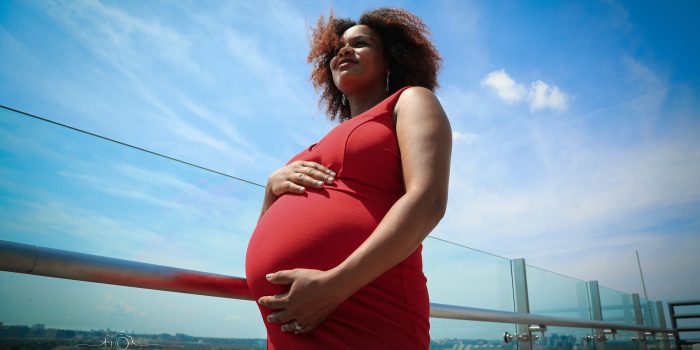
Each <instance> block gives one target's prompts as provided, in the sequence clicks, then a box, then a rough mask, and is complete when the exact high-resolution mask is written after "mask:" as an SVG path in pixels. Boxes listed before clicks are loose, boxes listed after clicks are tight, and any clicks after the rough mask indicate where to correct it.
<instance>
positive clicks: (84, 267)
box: [0, 240, 677, 350]
mask: <svg viewBox="0 0 700 350" xmlns="http://www.w3.org/2000/svg"><path fill="white" fill-rule="evenodd" d="M0 271H7V272H16V273H24V274H31V275H39V276H48V277H56V278H63V279H71V280H78V281H86V282H97V283H106V284H113V285H120V286H129V287H137V288H145V289H156V290H164V291H171V292H180V293H187V294H199V295H208V296H215V297H222V298H232V299H242V300H253V297H252V295H251V294H250V291H249V290H248V285H247V283H246V280H245V279H244V278H240V277H233V276H225V275H219V274H212V273H207V272H201V271H193V270H186V269H180V268H175V267H169V266H162V265H155V264H149V263H143V262H137V261H131V260H124V259H117V258H110V257H104V256H98V255H92V254H85V253H78V252H72V251H67V250H61V249H53V248H47V247H40V246H36V245H29V244H23V243H16V242H9V241H3V240H0ZM596 286H597V284H596ZM430 316H431V317H435V318H446V319H455V320H469V321H483V322H497V323H516V324H518V325H519V328H518V329H519V334H517V335H515V339H516V340H517V341H518V342H519V345H520V348H523V345H524V347H526V348H527V347H528V346H529V347H530V348H531V345H532V344H531V339H533V337H534V336H533V335H532V334H531V333H533V332H544V331H546V327H547V326H560V327H575V328H591V329H594V330H596V333H597V334H598V335H597V336H595V337H590V339H589V340H595V341H596V344H597V346H598V347H601V346H602V347H603V348H604V342H605V339H606V334H611V333H612V334H614V333H615V332H616V331H618V330H621V331H636V332H639V337H637V339H636V340H638V341H639V342H640V344H644V343H645V342H646V337H648V336H655V335H657V334H658V335H660V339H661V340H664V341H665V344H666V346H665V348H666V349H668V335H672V334H677V332H676V330H674V329H667V328H663V327H662V328H659V327H648V326H643V325H630V324H621V323H613V322H605V321H601V320H582V319H574V318H563V317H552V316H544V315H535V314H530V313H527V312H508V311H497V310H488V309H480V308H474V307H465V306H455V305H445V304H437V303H431V304H430ZM522 326H524V327H525V328H524V329H525V330H526V331H524V332H523V330H522V329H523V328H522ZM509 337H512V336H511V335H509V334H508V333H506V334H505V335H504V341H506V342H508V341H510V340H511V339H509ZM534 338H535V339H536V337H534ZM644 348H646V346H643V347H642V350H644Z"/></svg>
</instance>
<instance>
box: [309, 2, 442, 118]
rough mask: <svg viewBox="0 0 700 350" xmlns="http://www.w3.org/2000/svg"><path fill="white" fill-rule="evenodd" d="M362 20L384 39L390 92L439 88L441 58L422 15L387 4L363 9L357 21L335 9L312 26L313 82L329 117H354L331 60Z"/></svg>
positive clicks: (311, 60) (311, 57)
mask: <svg viewBox="0 0 700 350" xmlns="http://www.w3.org/2000/svg"><path fill="white" fill-rule="evenodd" d="M358 24H364V25H366V26H368V27H370V28H372V29H374V30H375V31H376V32H377V33H378V34H379V37H380V38H381V40H382V43H383V45H384V57H386V59H387V61H388V63H389V69H390V70H391V79H389V94H393V93H394V92H396V91H397V90H399V89H400V88H402V87H404V86H408V85H411V86H422V87H425V88H427V89H430V90H431V91H435V88H437V86H438V83H437V73H438V70H439V68H440V61H441V58H440V54H439V53H438V51H437V50H436V49H435V47H434V46H433V44H432V43H431V42H430V40H428V36H429V34H430V33H429V31H428V29H427V27H426V26H425V24H424V23H423V21H422V20H421V19H420V18H418V17H417V16H416V15H414V14H412V13H410V12H408V11H406V10H403V9H399V8H386V7H383V8H380V9H377V10H373V11H368V12H365V13H363V14H362V16H361V17H360V20H359V22H355V21H353V20H350V19H347V18H335V16H334V15H333V12H332V11H331V13H330V15H329V16H328V20H327V21H326V20H325V19H324V17H323V16H321V17H320V18H319V19H318V23H317V24H316V28H315V29H313V30H312V35H311V50H310V51H309V56H308V57H307V61H308V62H309V63H311V64H312V66H313V69H312V70H311V82H312V83H313V85H314V88H315V89H316V90H317V91H318V90H321V91H322V94H321V98H320V101H319V105H320V104H325V105H326V114H327V116H328V118H330V119H331V120H339V121H341V122H342V121H344V120H347V119H350V106H349V105H346V106H343V103H342V97H343V93H342V92H341V91H340V90H338V88H337V87H336V86H335V83H334V82H333V75H332V73H331V69H330V62H331V59H332V58H333V57H334V56H335V53H336V50H337V46H338V42H339V40H340V38H341V37H342V35H343V33H345V31H346V30H348V29H349V28H350V27H352V26H355V25H358Z"/></svg>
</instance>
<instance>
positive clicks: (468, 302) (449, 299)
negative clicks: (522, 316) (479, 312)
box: [423, 237, 515, 349]
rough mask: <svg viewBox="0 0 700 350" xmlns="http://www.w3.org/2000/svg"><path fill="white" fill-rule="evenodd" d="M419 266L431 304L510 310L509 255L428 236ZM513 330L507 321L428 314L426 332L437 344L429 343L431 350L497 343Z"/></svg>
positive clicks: (512, 307) (511, 297)
mask: <svg viewBox="0 0 700 350" xmlns="http://www.w3.org/2000/svg"><path fill="white" fill-rule="evenodd" d="M423 270H424V272H425V275H426V277H427V278H428V291H429V294H430V301H431V302H433V303H440V304H451V305H458V306H468V307H475V308H481V309H492V310H501V311H513V310H514V306H513V283H512V277H511V268H510V260H508V259H504V258H501V257H497V256H494V255H490V254H486V253H483V252H480V251H476V250H473V249H469V248H466V247H463V246H460V245H457V244H454V243H450V242H446V241H444V240H441V239H438V238H434V237H428V238H427V239H426V240H425V241H424V242H423ZM514 329H515V328H514V326H513V325H511V324H506V325H504V324H498V323H488V322H468V321H456V320H444V319H437V318H431V319H430V337H431V341H432V342H433V345H434V346H435V347H433V346H431V349H432V348H435V349H453V348H452V347H451V346H456V347H455V348H454V349H456V348H460V346H464V347H463V348H466V346H467V345H469V344H472V347H473V346H474V344H484V345H494V344H500V343H502V342H503V333H504V332H510V333H512V334H515V332H514ZM499 342H500V343H499ZM448 344H451V345H449V346H448ZM460 344H461V345H460ZM498 346H500V345H498ZM504 346H505V345H504ZM505 347H507V348H510V347H511V346H510V345H508V346H505Z"/></svg>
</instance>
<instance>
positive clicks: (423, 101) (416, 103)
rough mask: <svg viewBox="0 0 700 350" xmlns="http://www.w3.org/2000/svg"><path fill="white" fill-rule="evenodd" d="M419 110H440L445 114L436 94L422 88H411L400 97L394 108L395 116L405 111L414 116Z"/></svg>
mask: <svg viewBox="0 0 700 350" xmlns="http://www.w3.org/2000/svg"><path fill="white" fill-rule="evenodd" d="M417 110H424V111H430V110H439V111H440V112H442V113H444V112H443V111H442V105H441V104H440V101H439V100H438V98H437V96H435V93H434V92H432V91H431V90H430V89H427V88H424V87H422V86H411V87H409V88H407V89H406V90H404V91H403V92H402V93H401V96H399V99H398V100H397V101H396V105H395V106H394V114H395V115H399V114H401V113H402V112H404V111H405V112H411V114H413V112H415V111H417Z"/></svg>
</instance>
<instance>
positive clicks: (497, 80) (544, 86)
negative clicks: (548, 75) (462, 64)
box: [481, 68, 570, 111]
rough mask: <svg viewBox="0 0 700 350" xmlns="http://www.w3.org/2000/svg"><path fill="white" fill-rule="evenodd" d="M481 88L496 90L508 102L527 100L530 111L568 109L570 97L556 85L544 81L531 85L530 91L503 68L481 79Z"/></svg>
mask: <svg viewBox="0 0 700 350" xmlns="http://www.w3.org/2000/svg"><path fill="white" fill-rule="evenodd" d="M481 86H482V87H488V88H491V89H492V90H494V91H495V92H496V93H497V94H498V97H499V98H500V99H501V100H503V101H505V102H507V103H513V102H520V101H523V100H527V101H528V102H529V103H530V111H537V110H541V109H551V110H555V111H563V110H566V108H567V107H568V103H569V100H570V97H569V95H568V94H566V93H565V92H563V91H561V90H559V87H557V86H556V85H550V84H548V83H545V82H544V81H542V80H537V81H534V82H532V83H530V89H529V90H528V89H527V88H526V87H525V86H523V85H522V84H519V83H518V82H516V81H515V80H513V78H511V77H510V75H508V73H506V71H505V69H503V68H501V69H498V70H495V71H493V72H491V73H489V74H487V75H486V76H485V77H484V78H482V79H481Z"/></svg>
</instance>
